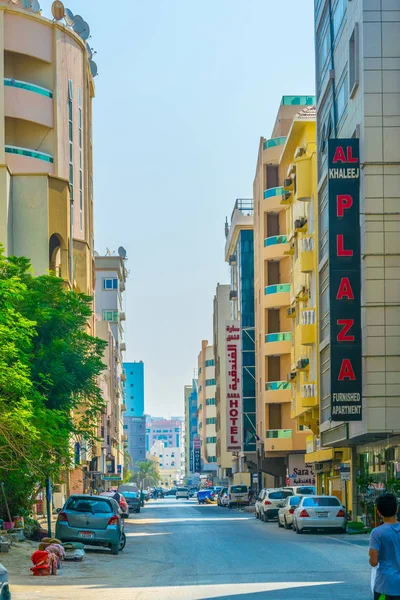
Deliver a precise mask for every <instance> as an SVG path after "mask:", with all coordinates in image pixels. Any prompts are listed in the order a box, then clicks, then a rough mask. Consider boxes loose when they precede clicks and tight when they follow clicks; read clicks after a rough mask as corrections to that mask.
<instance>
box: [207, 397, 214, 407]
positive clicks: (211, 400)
mask: <svg viewBox="0 0 400 600" xmlns="http://www.w3.org/2000/svg"><path fill="white" fill-rule="evenodd" d="M214 404H215V398H207V399H206V406H210V405H214Z"/></svg>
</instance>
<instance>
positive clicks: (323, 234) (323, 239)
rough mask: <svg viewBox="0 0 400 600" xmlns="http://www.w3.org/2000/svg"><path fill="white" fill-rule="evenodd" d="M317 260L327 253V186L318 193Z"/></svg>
mask: <svg viewBox="0 0 400 600" xmlns="http://www.w3.org/2000/svg"><path fill="white" fill-rule="evenodd" d="M318 235H319V260H320V261H321V259H322V258H323V257H324V256H325V255H326V254H327V253H328V241H329V239H328V236H329V214H328V186H327V185H325V187H324V189H323V190H321V192H320V203H319V232H318Z"/></svg>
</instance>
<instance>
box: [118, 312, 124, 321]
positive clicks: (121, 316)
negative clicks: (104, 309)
mask: <svg viewBox="0 0 400 600" xmlns="http://www.w3.org/2000/svg"><path fill="white" fill-rule="evenodd" d="M119 320H120V321H125V320H126V315H125V313H124V312H120V313H119Z"/></svg>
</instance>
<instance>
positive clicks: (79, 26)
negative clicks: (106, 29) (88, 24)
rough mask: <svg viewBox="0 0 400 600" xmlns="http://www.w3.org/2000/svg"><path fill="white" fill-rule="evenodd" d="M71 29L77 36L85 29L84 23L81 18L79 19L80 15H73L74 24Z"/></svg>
mask: <svg viewBox="0 0 400 600" xmlns="http://www.w3.org/2000/svg"><path fill="white" fill-rule="evenodd" d="M72 29H73V30H74V31H75V33H77V34H78V35H79V34H80V33H81V32H82V31H83V30H84V29H85V21H84V20H83V17H81V15H75V19H74V24H73V26H72Z"/></svg>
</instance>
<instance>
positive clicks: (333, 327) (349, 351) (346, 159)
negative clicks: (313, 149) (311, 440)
mask: <svg viewBox="0 0 400 600" xmlns="http://www.w3.org/2000/svg"><path fill="white" fill-rule="evenodd" d="M359 156H360V154H359V140H358V139H356V138H351V139H329V140H328V186H329V187H328V195H329V282H330V283H329V287H330V320H331V321H330V349H331V420H332V421H361V420H362V358H361V357H362V354H361V251H360V159H359Z"/></svg>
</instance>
